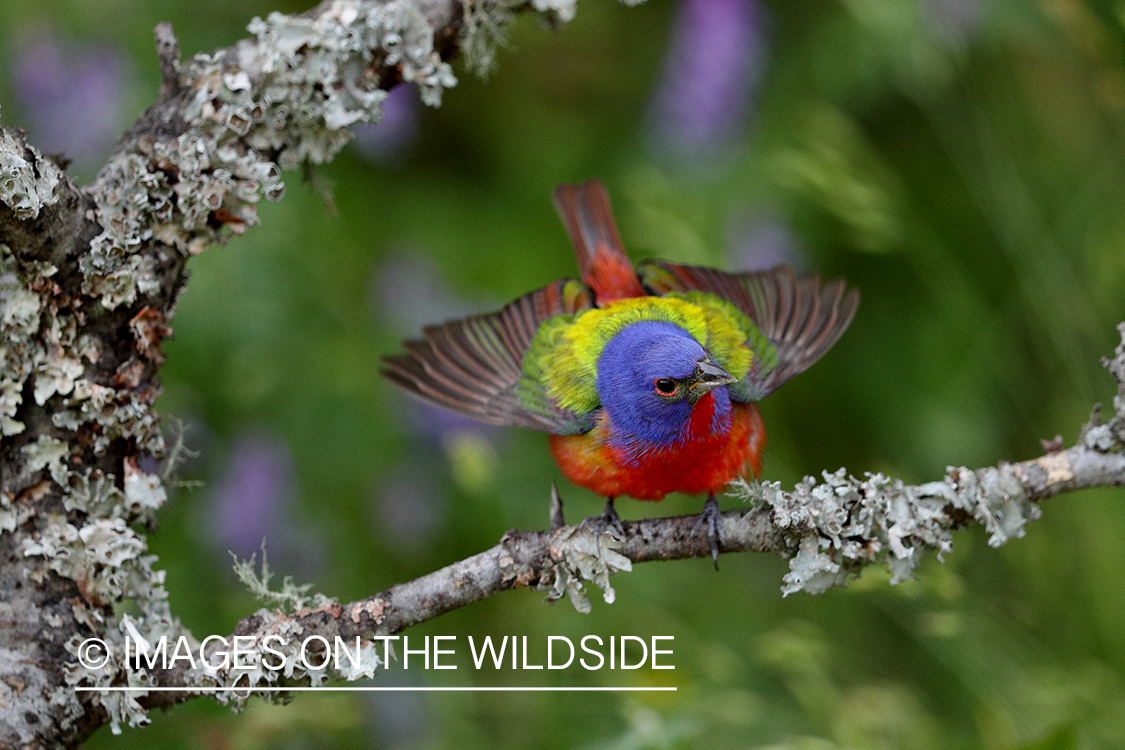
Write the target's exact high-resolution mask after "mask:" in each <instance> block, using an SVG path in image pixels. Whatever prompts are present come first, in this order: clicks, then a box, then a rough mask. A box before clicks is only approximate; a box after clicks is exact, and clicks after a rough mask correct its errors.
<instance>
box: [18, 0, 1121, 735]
mask: <svg viewBox="0 0 1125 750" xmlns="http://www.w3.org/2000/svg"><path fill="white" fill-rule="evenodd" d="M527 8H528V5H527V4H526V3H525V2H523V1H522V0H512V2H505V0H497V1H496V2H492V1H489V2H477V1H476V0H472V1H469V0H464V1H462V0H325V1H324V2H322V3H320V4H319V5H318V6H316V7H315V8H313V9H312V10H310V11H309V12H307V13H305V14H301V15H294V16H286V15H282V14H279V13H273V14H270V15H269V16H268V17H267V18H265V19H255V20H254V21H252V22H251V24H250V26H249V36H248V37H247V38H246V39H243V40H242V41H240V42H238V43H237V44H235V45H233V46H231V47H229V48H227V49H222V50H218V51H216V52H214V53H211V54H199V55H195V56H194V57H192V58H190V59H188V60H181V59H180V52H179V47H178V43H177V42H176V39H175V36H174V35H173V33H172V30H171V28H170V27H168V26H167V25H161V26H160V27H158V28H157V30H156V43H157V58H158V64H159V66H160V71H161V80H162V84H161V88H160V94H159V98H158V99H157V101H156V102H155V103H154V104H153V105H152V106H151V107H150V108H149V109H148V110H147V111H146V112H145V113H144V114H143V115H142V116H141V118H140V119H139V120H138V121H137V122H136V123H135V124H134V126H133V127H132V128H131V129H130V130H129V131H128V132H127V133H126V134H125V135H124V136H123V138H122V140H121V142H120V143H119V145H118V147H117V149H116V151H115V152H114V154H113V156H112V157H111V158H110V160H109V161H108V162H107V164H106V165H105V166H104V167H103V168H102V169H101V170H100V172H99V174H98V175H97V177H96V178H95V179H94V180H93V181H92V182H91V183H90V184H89V185H86V186H82V187H79V186H77V185H75V184H74V183H73V182H72V181H71V180H70V179H69V178H67V177H66V175H65V174H64V173H63V171H62V170H61V169H60V168H59V167H58V166H57V165H56V164H55V163H54V162H53V161H52V160H51V159H50V158H47V157H45V156H44V155H43V154H42V153H41V152H40V151H39V150H37V149H36V148H35V147H34V146H33V145H32V144H29V143H27V141H26V139H25V137H24V135H23V133H22V132H21V131H18V130H15V129H10V128H0V482H2V486H0V615H2V616H0V675H2V677H3V679H0V748H6V747H16V746H19V747H25V746H28V747H36V746H38V747H59V746H73V745H75V744H77V743H79V742H81V741H82V739H84V738H85V737H86V736H88V735H89V734H90V732H92V731H94V730H95V729H96V728H98V727H99V726H102V725H104V724H109V725H110V726H111V727H112V728H113V729H114V730H117V729H118V728H119V726H120V725H121V724H124V723H128V724H139V723H144V722H147V721H148V710H149V709H150V708H151V707H153V706H156V705H159V704H163V703H168V702H174V701H179V700H183V699H184V698H185V697H187V696H189V695H191V693H190V692H179V693H163V692H156V691H153V690H151V688H153V687H194V688H202V687H211V688H214V687H218V688H222V689H224V692H220V693H219V694H218V697H219V698H220V699H221V700H227V701H235V702H240V701H242V700H244V699H245V696H246V694H247V692H248V691H251V692H252V689H253V688H254V687H259V688H260V687H262V686H267V685H291V684H320V683H321V682H323V681H324V680H325V679H328V677H330V676H335V677H338V678H341V679H355V678H358V677H362V676H371V675H373V674H374V672H375V670H376V669H377V668H378V666H379V664H380V657H379V655H378V653H377V652H375V651H374V650H373V649H370V648H369V649H366V650H365V651H364V652H363V653H362V654H361V658H359V659H358V661H357V662H355V663H354V664H351V665H350V666H347V667H345V668H342V669H337V670H336V671H332V672H329V671H326V670H315V669H313V670H310V669H308V668H307V666H303V665H302V663H301V662H300V661H299V660H298V659H297V658H296V657H295V654H294V652H293V648H294V645H293V644H295V643H297V642H298V640H300V639H306V638H307V637H308V636H311V635H322V636H324V637H327V638H330V639H331V638H332V637H333V636H335V635H340V636H341V637H344V638H350V637H353V636H371V635H387V634H394V633H397V632H399V631H401V630H403V629H404V628H407V627H409V626H411V625H413V624H416V623H418V622H421V621H423V620H426V619H429V618H432V617H435V616H437V615H439V614H441V613H443V612H446V611H449V610H450V609H453V608H455V607H459V606H463V605H464V604H467V603H470V602H472V601H476V600H479V599H481V598H484V597H486V596H489V595H491V594H493V593H496V592H498V591H502V590H506V589H510V588H516V587H520V586H537V587H539V588H541V589H543V590H545V591H546V592H548V595H549V596H551V597H556V598H558V597H562V596H564V595H567V596H569V597H570V598H571V599H572V600H573V601H574V602H575V604H576V605H577V606H578V607H579V608H585V607H588V606H589V602H588V600H587V599H586V597H585V594H584V593H583V587H584V585H585V582H588V581H593V582H594V583H595V584H596V585H597V586H599V587H601V589H602V590H603V591H604V593H605V596H606V597H607V598H608V599H612V596H613V590H612V588H611V586H610V576H611V575H612V574H613V573H614V572H616V571H620V570H625V569H628V568H629V567H630V565H631V564H632V563H633V562H641V561H646V560H657V559H672V558H677V557H695V556H703V555H706V554H708V550H709V548H708V544H707V541H706V539H705V538H704V536H703V535H700V534H696V533H694V531H695V522H696V519H695V518H694V517H687V518H672V519H651V520H646V521H640V522H636V523H626V524H625V525H624V527H623V528H624V534H623V536H622V537H621V538H619V539H614V538H611V537H608V536H605V535H602V534H598V533H596V529H594V528H590V527H586V526H581V525H580V526H565V525H562V524H559V525H558V527H557V528H555V529H554V530H552V531H544V532H527V533H518V532H512V533H509V534H508V535H506V536H505V538H504V540H503V541H502V542H501V543H500V544H499V545H497V546H496V547H494V548H492V549H490V550H488V551H486V552H484V553H481V554H480V555H477V556H475V557H472V558H469V559H467V560H463V561H461V562H458V563H455V564H454V565H451V566H449V567H448V568H445V569H442V570H440V571H437V572H435V573H432V574H430V575H428V576H425V577H423V578H420V579H417V580H416V581H412V582H409V583H404V584H401V585H399V586H395V587H393V588H391V589H388V590H387V591H385V592H382V593H381V594H378V595H376V596H374V597H371V598H369V599H366V600H363V601H360V602H355V603H352V604H349V605H340V604H337V603H335V602H332V601H331V600H328V599H327V598H325V597H322V596H304V595H303V594H300V593H299V592H296V591H295V590H294V591H289V592H287V593H286V595H285V596H283V597H282V598H281V600H284V601H288V602H289V603H290V604H291V605H293V606H292V607H291V608H290V611H289V612H288V613H287V612H285V611H279V610H278V609H271V610H261V611H259V612H258V613H256V614H254V615H252V616H251V617H249V618H247V619H246V620H244V621H243V622H242V623H241V624H240V625H239V627H238V628H237V630H236V632H235V633H234V634H233V635H234V636H242V637H243V638H245V639H248V640H249V641H250V642H252V643H257V644H259V645H260V644H262V643H263V640H264V639H266V638H267V637H270V638H272V640H271V641H270V642H271V643H272V644H273V646H274V647H275V649H276V650H275V651H273V652H272V654H274V655H276V659H275V660H272V661H270V660H266V659H265V658H264V657H265V656H266V655H267V654H269V653H270V652H266V651H264V650H263V649H259V650H257V651H254V650H253V649H252V651H251V654H250V658H251V659H254V658H257V659H258V660H259V661H258V662H257V665H256V666H253V668H251V669H248V670H247V669H242V670H237V671H235V670H231V669H227V668H224V667H222V666H210V665H207V666H203V667H200V668H197V669H186V668H181V669H178V670H177V669H171V670H164V669H162V668H158V667H155V666H152V665H150V664H142V663H141V662H139V661H138V660H136V659H130V658H127V655H126V651H125V649H124V648H123V647H124V645H125V644H126V643H127V642H129V641H131V642H132V643H134V644H136V643H150V644H155V643H159V642H161V639H164V640H165V641H168V642H173V643H185V644H188V645H190V647H191V648H192V649H193V650H197V649H198V648H199V647H202V646H203V644H199V643H198V642H197V641H195V639H194V638H193V637H192V635H191V633H189V632H188V631H187V630H186V629H185V628H183V627H182V626H181V624H180V623H179V621H178V620H177V618H176V617H175V614H174V610H173V608H172V607H171V606H170V603H169V601H168V595H167V592H166V590H165V588H164V573H163V571H161V570H159V569H158V568H157V567H156V562H157V561H156V558H155V557H154V556H152V555H149V554H147V540H146V537H145V532H144V530H145V528H146V527H147V525H148V524H149V523H150V522H151V521H152V520H153V518H154V514H155V513H156V511H157V510H158V509H159V507H160V506H161V505H162V504H163V503H164V501H165V499H166V492H165V488H164V484H163V477H164V476H167V474H168V472H169V471H170V468H171V467H172V466H174V464H175V460H176V456H175V448H174V447H173V448H171V449H168V448H167V447H166V446H165V444H164V441H163V439H162V437H161V434H160V431H159V429H158V427H159V425H158V418H157V415H156V414H155V413H154V411H153V410H152V405H153V403H154V401H155V399H156V397H157V395H158V393H159V385H158V382H157V380H156V374H157V372H158V370H159V368H160V366H161V365H162V364H163V361H164V354H163V352H162V351H161V342H162V341H163V339H165V338H166V337H167V336H168V335H169V334H170V332H171V329H170V321H171V319H172V317H173V313H174V310H175V303H176V300H177V297H178V295H179V294H180V292H181V291H182V290H183V287H184V282H185V278H186V277H185V266H186V263H187V260H188V258H190V257H191V256H193V255H195V254H197V253H199V252H201V251H203V250H204V249H206V248H208V247H209V246H211V245H214V244H216V243H220V242H222V241H223V240H224V239H226V238H227V237H229V236H231V235H232V234H238V233H241V232H244V231H246V230H247V229H249V228H250V227H252V226H254V225H255V224H256V223H257V222H258V217H257V213H256V205H257V203H258V202H259V201H261V200H262V199H263V198H264V199H266V200H280V199H281V198H282V196H283V193H284V183H283V180H282V176H283V174H284V170H286V169H289V168H292V167H295V166H299V165H304V164H309V163H312V164H316V163H321V162H325V161H327V160H329V159H331V158H332V157H333V155H334V154H335V153H336V152H337V151H338V150H339V149H340V148H341V147H342V146H343V145H344V143H345V142H346V141H347V139H348V134H347V130H346V128H347V126H348V125H350V124H352V123H355V122H361V121H375V120H378V119H379V117H380V112H381V103H382V101H383V99H384V97H385V95H386V91H387V90H388V89H389V88H391V87H392V86H394V85H396V84H397V83H399V82H402V81H409V82H412V83H414V84H415V85H416V86H417V87H418V88H419V90H420V92H421V94H422V98H423V100H424V101H426V102H427V103H429V104H437V103H438V102H439V101H440V98H441V96H442V94H443V92H444V91H445V90H446V89H448V88H449V87H451V86H453V85H454V84H455V83H456V79H455V77H454V75H453V72H452V69H451V68H450V66H449V63H448V58H449V56H450V55H451V54H452V53H453V51H454V50H455V49H457V48H462V47H463V48H466V49H471V50H473V52H474V55H475V56H476V58H477V60H478V64H479V65H482V66H483V65H485V63H486V61H485V58H487V54H488V52H487V50H488V46H489V44H490V43H494V42H495V39H496V37H497V34H498V29H499V28H500V27H502V25H503V23H504V21H505V19H506V18H507V17H508V15H509V13H510V11H511V10H515V9H527ZM530 8H532V9H535V10H538V11H540V12H543V13H546V14H548V15H549V16H551V17H552V18H554V19H557V20H567V19H568V18H570V17H571V16H572V15H573V13H574V1H573V0H532V3H531V4H530ZM490 40H491V42H490ZM1109 365H1110V368H1111V371H1112V372H1113V374H1114V376H1115V377H1116V378H1117V380H1118V383H1119V384H1120V383H1122V381H1123V380H1125V351H1123V350H1122V349H1119V350H1118V352H1117V357H1116V358H1115V359H1114V360H1113V361H1112V362H1110V363H1109ZM1115 408H1116V411H1117V416H1115V417H1114V418H1113V419H1111V420H1110V421H1109V422H1107V423H1106V424H1104V425H1102V424H1099V423H1097V421H1096V420H1094V421H1092V423H1091V424H1090V425H1088V427H1087V429H1086V430H1084V432H1083V435H1082V438H1081V440H1080V441H1079V444H1078V445H1076V446H1075V447H1073V448H1070V449H1068V450H1066V451H1056V452H1052V453H1049V454H1048V455H1046V456H1044V457H1042V458H1040V459H1037V460H1035V461H1031V462H1025V463H1022V464H1013V465H1008V466H1001V467H996V468H992V469H985V470H980V471H969V470H966V469H956V470H951V471H950V472H949V474H948V476H947V477H946V478H945V480H943V481H940V482H934V483H930V484H927V485H923V486H920V487H908V486H903V485H902V484H901V483H899V482H896V481H894V480H891V479H888V478H886V477H883V476H878V475H873V476H867V477H866V478H864V479H862V480H857V479H852V478H850V477H847V476H846V475H845V474H844V473H842V472H838V473H836V474H826V475H825V477H824V479H823V481H821V480H816V481H813V480H811V479H808V480H806V481H804V482H802V483H801V484H799V485H798V486H797V487H796V488H795V490H794V491H793V492H782V491H781V489H780V488H779V487H778V486H776V485H759V486H755V487H753V488H749V489H747V490H746V493H747V497H748V499H750V500H751V501H752V503H753V504H752V505H750V506H748V507H747V509H744V510H739V511H729V512H728V513H727V514H726V515H725V516H724V519H723V539H724V542H723V549H724V550H725V551H728V552H734V551H744V550H760V551H771V552H775V553H779V554H782V555H785V556H787V557H789V558H790V560H791V571H790V574H789V575H788V576H787V578H786V581H785V590H786V591H795V590H798V589H804V590H808V591H817V590H823V589H824V588H826V587H827V586H830V585H833V584H837V583H842V582H843V581H844V579H845V578H846V577H847V575H848V574H849V573H851V572H854V571H856V570H858V569H859V568H860V567H861V566H863V565H864V564H868V563H870V562H872V561H874V560H878V559H881V558H882V557H883V556H885V557H886V559H887V560H888V561H889V564H890V565H891V568H892V571H893V573H894V576H895V578H896V579H897V578H901V577H903V576H905V575H908V574H909V573H910V571H911V570H912V569H913V568H914V566H915V565H916V564H917V561H918V559H919V558H920V557H921V555H922V554H924V553H925V552H926V551H928V550H934V551H936V552H938V553H939V554H940V553H941V552H943V551H944V550H946V549H948V547H949V544H950V543H951V538H952V537H951V532H952V530H953V529H954V528H956V527H957V526H959V525H961V524H964V523H967V522H970V521H974V520H975V521H979V522H981V523H984V524H985V525H986V527H987V528H988V529H989V532H990V533H991V534H992V538H993V540H995V541H996V542H997V543H999V542H1002V541H1003V540H1005V539H1008V538H1011V537H1012V536H1017V535H1019V534H1020V533H1022V529H1023V525H1024V523H1026V521H1027V520H1030V519H1031V518H1033V517H1035V515H1036V514H1037V513H1038V507H1037V506H1036V505H1035V504H1034V501H1036V500H1038V499H1041V498H1044V497H1048V496H1050V495H1051V494H1055V493H1057V492H1060V491H1065V490H1069V489H1075V488H1077V487H1086V486H1097V485H1104V484H1121V483H1122V477H1123V476H1125V467H1123V466H1122V465H1121V463H1122V458H1121V457H1122V442H1123V438H1125V430H1123V428H1122V414H1123V413H1125V396H1123V395H1122V393H1120V392H1119V395H1118V397H1117V399H1115ZM152 458H156V459H162V460H163V461H164V462H165V470H164V471H161V470H159V469H155V468H150V467H152V463H151V459H152ZM259 583H260V584H261V586H260V587H261V588H262V589H263V591H264V589H265V583H264V581H263V582H259ZM281 600H279V601H281ZM126 602H131V607H130V608H129V610H128V611H129V612H130V613H129V614H122V612H124V611H126V610H125V608H124V607H123V606H122V605H123V604H124V603H126ZM89 638H98V639H100V640H101V641H102V642H104V644H105V645H106V647H107V648H108V650H109V655H108V656H109V658H107V659H106V660H105V661H104V663H101V664H100V665H98V666H90V665H89V663H87V664H86V665H83V663H82V661H81V660H80V659H79V658H78V657H79V655H80V649H81V648H82V644H83V642H85V641H86V640H87V639H89ZM220 648H222V644H218V643H211V644H209V645H208V646H206V647H204V650H205V651H208V650H209V651H210V652H211V653H213V652H214V651H215V650H217V649H220ZM255 654H256V655H257V656H256V657H255ZM277 659H280V661H277ZM108 687H131V688H135V690H132V691H130V692H109V691H104V690H103V691H100V692H99V690H100V689H102V688H108ZM77 688H83V689H90V688H95V689H96V690H93V691H91V692H85V691H82V692H80V691H78V690H77ZM235 688H237V691H236V690H235Z"/></svg>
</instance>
